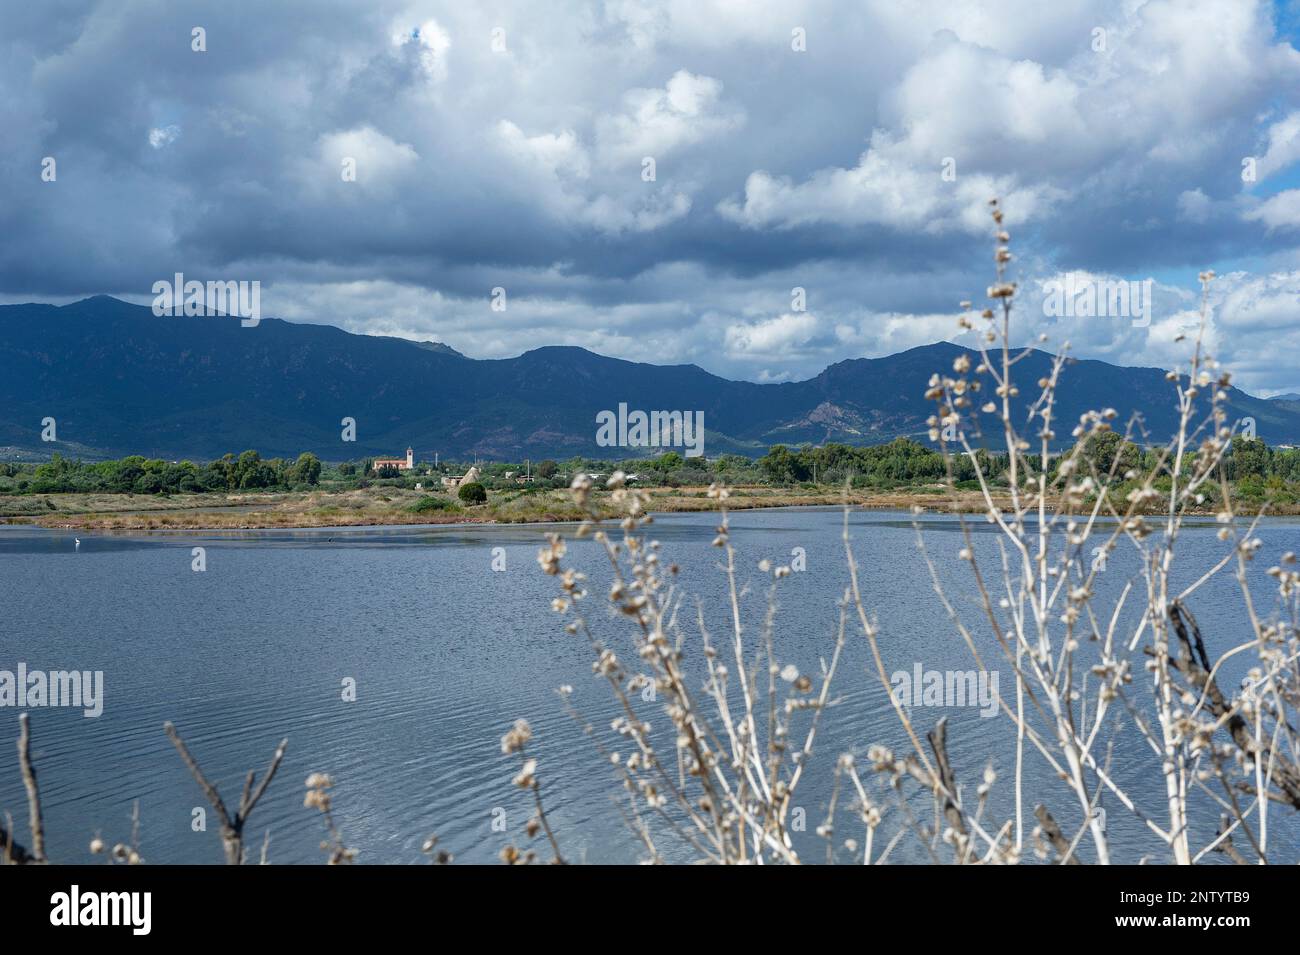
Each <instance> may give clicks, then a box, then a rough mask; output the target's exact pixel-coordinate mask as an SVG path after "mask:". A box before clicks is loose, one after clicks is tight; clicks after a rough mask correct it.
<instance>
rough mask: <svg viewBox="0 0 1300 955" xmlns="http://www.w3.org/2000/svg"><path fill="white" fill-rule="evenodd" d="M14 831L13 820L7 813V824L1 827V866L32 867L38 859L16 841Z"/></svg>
mask: <svg viewBox="0 0 1300 955" xmlns="http://www.w3.org/2000/svg"><path fill="white" fill-rule="evenodd" d="M13 829H14V821H13V818H12V817H11V816H10V815H9V814H8V813H5V824H4V825H3V826H0V865H32V864H33V863H35V862H36V857H35V856H34V855H32V854H31V853H30V852H28V851H27V849H26V847H25V846H23V845H22V844H20V843H17V842H15V841H14V839H13V835H12V833H13Z"/></svg>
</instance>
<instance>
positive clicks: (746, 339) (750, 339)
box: [726, 312, 818, 358]
mask: <svg viewBox="0 0 1300 955" xmlns="http://www.w3.org/2000/svg"><path fill="white" fill-rule="evenodd" d="M817 324H818V323H817V318H816V317H815V316H814V315H813V314H812V313H811V312H787V313H786V314H784V315H778V316H776V317H775V318H769V319H766V320H765V321H761V322H755V323H753V324H748V325H746V324H735V325H731V326H728V328H727V334H726V348H727V351H728V353H730V354H731V355H732V356H733V357H735V356H740V355H743V356H746V357H749V358H756V357H762V358H776V357H780V356H781V353H782V352H785V351H787V350H788V349H791V348H798V347H800V346H802V345H805V344H807V343H808V341H809V339H811V338H812V337H813V336H814V335H815V334H817V330H818V328H817Z"/></svg>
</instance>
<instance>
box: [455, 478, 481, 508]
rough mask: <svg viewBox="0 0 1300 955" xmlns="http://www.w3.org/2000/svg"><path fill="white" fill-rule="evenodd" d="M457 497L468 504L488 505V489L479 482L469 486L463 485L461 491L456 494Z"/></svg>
mask: <svg viewBox="0 0 1300 955" xmlns="http://www.w3.org/2000/svg"><path fill="white" fill-rule="evenodd" d="M456 496H457V497H459V498H460V499H461V500H462V501H464V502H465V503H466V504H486V503H487V488H485V487H484V486H483V485H482V484H479V483H478V482H477V481H474V482H471V483H469V484H462V485H461V486H460V490H458V491H457V492H456Z"/></svg>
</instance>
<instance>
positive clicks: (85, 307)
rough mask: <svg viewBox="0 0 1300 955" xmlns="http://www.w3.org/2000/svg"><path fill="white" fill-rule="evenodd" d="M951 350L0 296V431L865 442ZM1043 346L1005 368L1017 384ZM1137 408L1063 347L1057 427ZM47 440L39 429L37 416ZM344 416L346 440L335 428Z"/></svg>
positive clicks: (121, 449)
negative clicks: (741, 371) (202, 314)
mask: <svg viewBox="0 0 1300 955" xmlns="http://www.w3.org/2000/svg"><path fill="white" fill-rule="evenodd" d="M964 351H966V349H963V348H961V347H959V346H957V345H953V344H949V343H946V342H940V343H937V344H934V345H925V346H922V347H919V348H913V349H910V350H908V351H905V352H902V353H900V354H897V355H892V356H890V357H888V358H857V359H851V360H848V361H842V362H839V363H837V364H834V365H831V366H830V367H829V368H827V369H826V370H825V371H823V372H822V373H821V374H819V375H817V376H816V377H815V378H810V379H808V380H807V381H800V382H789V383H783V384H762V385H760V384H754V383H751V382H743V381H729V380H727V379H725V378H720V377H718V376H716V375H712V374H709V373H708V372H706V371H704V370H703V369H701V368H699V367H697V366H695V365H648V364H640V363H636V362H629V361H621V360H619V359H616V358H606V357H603V356H601V355H596V354H594V353H592V352H589V351H586V350H585V349H582V348H573V347H547V348H537V349H534V350H532V351H529V352H525V353H524V354H522V355H520V356H519V357H517V358H507V359H495V360H478V359H471V358H466V357H465V356H463V355H461V354H460V353H459V352H457V351H455V350H454V349H452V348H450V347H448V346H446V345H443V344H441V343H438V342H411V341H407V340H405V339H398V338H387V337H380V336H371V335H355V334H351V333H348V332H345V331H343V330H341V329H339V328H335V327H333V326H330V325H305V324H295V323H291V322H283V321H277V320H274V319H267V320H263V321H262V322H261V324H260V325H258V326H257V327H255V328H242V327H240V324H239V322H238V320H236V319H226V318H156V317H154V315H153V314H152V312H151V310H150V309H149V308H148V307H146V306H138V305H131V304H127V303H125V302H121V301H118V300H117V299H113V298H108V297H105V296H98V297H95V298H89V299H86V300H84V301H81V302H76V303H74V304H71V305H65V306H62V307H56V306H52V305H9V306H3V307H0V447H7V448H9V449H10V452H11V453H12V451H13V449H18V450H20V451H22V452H27V453H38V454H42V455H44V454H48V453H49V452H50V451H52V450H59V451H61V452H62V453H65V454H72V455H80V456H83V457H99V456H118V455H123V454H145V455H149V456H156V457H165V458H181V457H193V458H200V459H203V458H209V457H214V456H217V455H220V454H223V453H225V452H227V451H234V452H238V451H241V450H243V449H245V448H256V449H257V450H259V451H261V452H262V453H263V455H266V456H283V455H289V454H297V453H298V452H300V451H304V450H310V451H314V452H315V453H317V454H318V455H320V456H321V457H323V458H325V459H327V460H339V459H343V458H356V457H360V456H362V455H368V454H397V453H401V452H404V450H405V449H406V447H407V446H408V445H409V446H412V447H414V448H415V450H416V456H417V457H418V458H426V457H427V458H432V457H433V453H434V451H437V452H439V453H440V454H441V455H442V456H443V457H458V458H463V457H469V456H470V455H474V454H477V455H479V456H480V457H485V458H489V459H498V460H500V459H510V460H518V459H522V458H524V457H531V458H533V459H534V460H535V459H538V458H542V457H568V456H571V455H574V454H582V455H588V456H602V457H614V456H623V455H624V454H630V453H631V452H623V451H619V450H617V449H607V448H601V447H600V446H598V445H597V444H596V414H597V412H599V411H602V410H616V409H617V408H618V405H619V403H620V402H625V403H626V404H627V406H628V408H629V409H640V410H644V411H656V410H666V411H671V410H678V411H703V412H704V424H705V429H706V441H705V452H706V453H707V454H709V455H714V454H718V453H722V452H738V453H742V454H749V455H757V454H762V453H764V452H765V451H766V449H767V447H768V446H769V445H772V444H776V443H784V444H792V445H794V444H800V443H802V442H813V443H821V442H827V441H840V442H845V443H850V444H876V443H880V442H884V441H889V440H892V439H893V438H895V437H899V436H911V437H918V438H922V439H923V438H924V436H925V433H926V431H927V428H926V425H925V419H926V418H927V417H928V416H929V415H930V413H931V410H932V405H931V404H930V403H928V402H926V401H925V400H924V399H923V398H922V394H923V392H924V390H925V383H926V381H927V379H928V378H929V376H930V375H931V374H932V373H933V372H936V371H949V370H951V368H952V362H953V360H954V359H955V358H956V357H957V356H958V355H959V354H961V353H963V352H964ZM1051 360H1052V359H1051V356H1050V355H1047V354H1046V353H1042V352H1035V353H1033V354H1031V355H1030V356H1029V357H1028V358H1026V359H1025V360H1024V361H1023V362H1022V363H1021V364H1020V365H1019V366H1018V374H1019V380H1020V381H1021V382H1022V383H1023V390H1024V392H1025V394H1026V395H1028V393H1029V392H1031V391H1034V390H1035V389H1034V387H1033V385H1034V383H1035V382H1036V381H1037V380H1038V379H1039V378H1040V377H1042V376H1043V375H1044V374H1046V373H1047V371H1048V369H1049V367H1050V363H1051ZM1230 403H1231V413H1232V415H1233V416H1234V417H1239V416H1247V415H1248V416H1251V417H1253V418H1254V419H1255V423H1256V424H1255V427H1256V432H1257V433H1258V435H1259V436H1260V437H1262V438H1264V440H1266V441H1267V442H1269V443H1270V444H1281V443H1291V444H1294V443H1300V403H1292V402H1289V401H1270V400H1265V399H1260V398H1255V397H1252V396H1250V395H1247V394H1246V393H1244V392H1242V391H1239V390H1236V389H1233V390H1232V392H1231V398H1230ZM1106 406H1110V407H1114V408H1115V409H1116V410H1118V411H1119V412H1120V415H1121V419H1120V420H1127V418H1128V416H1129V415H1130V413H1131V412H1133V411H1135V410H1141V411H1143V412H1144V413H1145V422H1146V426H1147V428H1148V429H1149V431H1150V433H1151V434H1152V435H1153V436H1155V437H1157V438H1164V437H1165V436H1167V435H1168V434H1170V433H1171V432H1172V431H1173V430H1174V429H1175V428H1176V425H1177V422H1176V420H1175V416H1174V410H1173V409H1174V405H1173V395H1172V388H1171V385H1170V383H1169V382H1168V381H1166V380H1165V374H1164V372H1163V371H1162V370H1160V369H1155V368H1121V367H1118V366H1115V365H1110V364H1107V363H1105V362H1100V361H1078V362H1075V363H1073V364H1072V365H1071V367H1070V368H1068V369H1067V371H1066V379H1065V387H1064V389H1063V392H1062V394H1061V396H1060V402H1059V405H1058V409H1057V419H1056V420H1057V421H1058V422H1060V427H1059V428H1058V431H1059V432H1060V433H1061V436H1062V441H1067V440H1068V435H1069V432H1070V430H1071V428H1072V427H1073V425H1074V423H1075V422H1076V421H1077V420H1078V416H1079V414H1081V413H1082V412H1083V411H1085V410H1087V409H1089V408H1099V407H1106ZM47 416H48V417H53V418H54V419H55V420H56V421H57V428H58V438H59V441H58V442H57V443H55V444H48V443H42V442H41V440H40V429H41V420H42V419H43V418H45V417H47ZM344 417H351V418H355V419H356V422H357V431H356V438H357V439H356V442H355V443H344V442H343V441H342V440H341V439H340V433H341V430H342V428H341V425H340V422H341V420H342V419H343V418H344Z"/></svg>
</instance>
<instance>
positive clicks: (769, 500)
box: [0, 486, 1300, 531]
mask: <svg viewBox="0 0 1300 955" xmlns="http://www.w3.org/2000/svg"><path fill="white" fill-rule="evenodd" d="M647 490H648V492H649V494H650V502H649V504H648V506H647V511H649V512H650V513H652V514H673V513H698V512H705V511H716V510H717V509H718V502H717V501H716V500H714V499H712V498H709V497H708V496H707V488H704V487H682V488H649V489H647ZM424 497H426V495H424V494H422V493H421V492H415V491H406V490H405V489H401V488H368V489H366V490H339V491H312V492H296V493H279V494H269V493H259V494H222V495H188V496H179V498H170V499H148V498H146V499H143V500H142V499H141V498H140V497H132V496H127V495H75V494H73V495H57V494H50V495H42V496H39V497H27V498H17V497H13V496H10V497H0V526H4V525H9V526H34V527H42V528H46V529H49V530H80V531H96V530H102V531H150V530H181V531H184V530H194V531H207V530H275V529H286V530H291V529H303V530H307V529H312V528H348V527H397V526H425V527H439V526H455V525H497V526H501V525H512V524H517V525H528V524H564V523H576V522H578V521H581V520H583V519H584V514H583V513H582V512H581V511H580V510H579V509H578V508H577V506H576V505H574V504H573V502H572V500H571V499H570V498H569V494H568V491H566V490H548V491H545V492H541V493H533V494H512V492H509V491H507V492H496V493H494V494H493V495H492V497H490V498H489V501H488V503H487V504H482V505H476V506H459V505H450V506H448V508H447V509H445V510H435V511H419V510H415V509H414V505H415V503H416V502H417V501H419V500H420V499H422V498H424ZM606 498H607V495H606V494H605V492H603V491H599V492H597V493H596V494H595V495H594V501H595V503H596V505H597V507H598V509H599V511H600V513H601V516H602V517H615V516H616V515H615V514H614V512H613V511H612V510H610V509H609V508H607V507H602V506H601V505H602V504H603V503H604V501H605V500H606ZM997 500H998V503H999V504H1001V505H1003V506H1004V507H1005V506H1007V505H1008V504H1009V500H1008V499H1007V498H1005V497H1003V496H1000V497H999V498H998V499H997ZM846 503H847V504H848V505H849V506H851V507H854V508H861V509H865V510H873V511H901V512H910V511H911V510H912V509H913V508H914V507H920V508H922V509H923V510H924V511H925V512H926V513H931V514H958V513H960V514H982V513H984V510H985V507H984V502H983V498H982V496H981V495H980V493H979V492H978V491H964V490H951V489H947V488H944V487H943V486H930V487H926V488H924V489H916V488H911V489H900V490H894V491H871V492H864V491H860V490H859V491H853V492H850V493H848V494H847V495H846V494H845V492H844V491H843V490H829V489H828V490H827V491H825V492H822V491H808V490H784V489H780V488H771V487H762V486H748V487H743V486H742V487H736V488H732V489H731V496H730V497H729V499H728V501H727V509H728V510H729V511H747V510H764V509H769V508H798V507H805V508H832V507H834V508H838V507H842V506H844V505H845V504H846ZM142 504H143V505H144V506H140V505H142ZM19 505H23V507H21V510H23V511H25V512H23V513H14V511H15V510H19V509H20V508H19ZM150 505H156V506H150ZM1243 513H1245V512H1244V510H1243ZM1297 514H1300V507H1280V508H1276V509H1272V508H1271V509H1270V510H1269V515H1270V516H1275V517H1276V516H1295V515H1297ZM1189 516H1197V517H1207V516H1208V517H1213V516H1214V511H1213V510H1212V509H1198V510H1194V511H1189Z"/></svg>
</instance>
